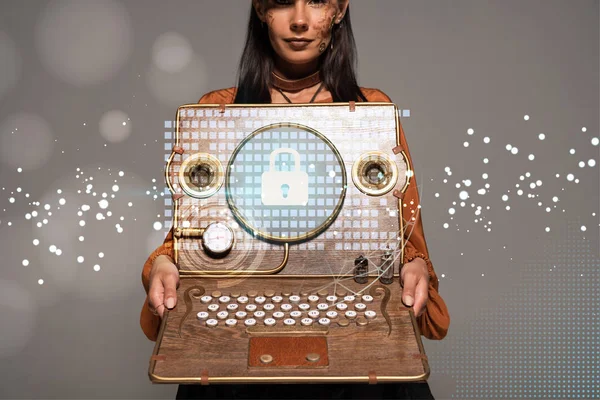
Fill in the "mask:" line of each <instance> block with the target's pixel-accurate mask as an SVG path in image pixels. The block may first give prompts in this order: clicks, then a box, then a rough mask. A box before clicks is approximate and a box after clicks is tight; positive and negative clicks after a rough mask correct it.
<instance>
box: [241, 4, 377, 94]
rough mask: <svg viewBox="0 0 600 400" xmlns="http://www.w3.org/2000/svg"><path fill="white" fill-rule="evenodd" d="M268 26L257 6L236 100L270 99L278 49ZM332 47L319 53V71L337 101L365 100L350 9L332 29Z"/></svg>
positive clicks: (242, 64)
mask: <svg viewBox="0 0 600 400" xmlns="http://www.w3.org/2000/svg"><path fill="white" fill-rule="evenodd" d="M267 29H268V27H267V26H266V25H264V26H263V24H262V23H261V20H260V18H259V17H258V14H257V13H256V10H255V9H254V7H251V8H250V20H249V22H248V32H247V34H246V43H245V45H244V51H243V53H242V58H241V60H240V64H239V69H238V85H237V94H236V96H235V100H234V103H237V104H253V103H254V104H262V103H270V102H271V94H270V91H269V90H270V87H271V72H272V71H273V65H274V57H275V51H274V50H273V47H272V46H271V42H270V41H269V34H268V31H267ZM332 35H333V38H332V39H333V44H334V46H333V50H332V49H331V48H330V47H329V46H328V47H327V49H326V50H325V52H324V53H323V54H321V56H320V67H319V68H320V70H321V76H322V78H323V83H324V85H325V88H327V90H329V92H331V95H332V97H333V101H334V102H348V101H361V100H362V101H366V98H365V96H364V95H363V93H362V92H361V90H360V88H359V86H358V83H357V81H356V42H355V41H354V34H353V33H352V24H351V23H350V9H349V8H348V9H347V10H346V14H345V15H344V18H343V19H342V21H341V23H340V24H336V25H334V28H333V33H332Z"/></svg>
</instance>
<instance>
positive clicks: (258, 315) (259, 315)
mask: <svg viewBox="0 0 600 400" xmlns="http://www.w3.org/2000/svg"><path fill="white" fill-rule="evenodd" d="M266 314H267V313H266V312H264V311H257V312H255V313H254V318H258V319H263V318H264V317H265V315H266Z"/></svg>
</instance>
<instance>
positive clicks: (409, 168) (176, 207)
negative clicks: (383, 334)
mask: <svg viewBox="0 0 600 400" xmlns="http://www.w3.org/2000/svg"><path fill="white" fill-rule="evenodd" d="M295 105H296V106H301V107H331V106H340V107H350V103H298V104H295ZM389 105H392V106H393V107H394V115H395V121H396V145H397V146H399V145H400V144H401V143H400V116H399V114H398V106H396V104H394V103H388V102H368V103H355V104H354V107H370V106H389ZM222 106H224V107H225V109H235V108H247V107H264V108H280V107H289V104H285V103H277V104H226V105H222V104H196V103H193V104H184V105H181V106H180V107H179V108H178V109H177V113H176V138H175V146H177V147H178V146H180V141H181V138H180V128H179V122H180V117H179V112H180V110H181V109H190V108H193V109H197V108H210V109H215V108H219V107H222ZM309 129H310V128H309ZM334 148H335V147H334ZM176 154H177V153H176V152H175V151H174V150H173V151H171V155H170V156H169V158H168V159H167V164H166V167H165V171H164V178H165V182H166V184H167V187H168V188H169V190H170V191H171V193H172V194H173V195H176V194H181V193H177V191H176V190H175V189H174V188H173V186H172V185H171V182H170V180H169V171H170V168H171V163H172V162H173V159H174V157H175V155H176ZM398 154H401V155H402V157H403V159H404V161H405V162H406V168H407V171H412V165H411V163H410V160H409V158H408V156H407V154H406V152H405V151H404V150H402V151H400V152H399V153H398ZM342 165H343V164H342ZM344 167H345V166H344ZM344 178H345V174H344ZM411 178H412V176H411V175H409V176H407V177H406V182H405V184H404V186H403V187H402V189H400V192H402V193H405V192H406V189H407V188H408V185H409V184H410V181H411ZM344 197H345V196H344ZM397 204H398V228H399V232H402V250H401V255H400V259H401V260H402V262H404V220H403V218H402V210H403V207H402V199H400V198H398V199H397ZM173 205H174V214H173V226H174V227H177V226H178V225H177V223H178V218H177V215H178V210H179V200H173ZM199 229H202V228H199ZM177 242H178V240H177V237H173V253H174V256H175V257H174V258H175V260H174V261H175V264H179V250H178V245H177ZM288 257H289V246H288V243H284V261H283V262H282V263H281V264H280V265H279V266H278V267H275V268H273V269H270V270H267V271H265V272H269V273H276V272H279V271H280V270H281V269H283V267H284V266H285V264H286V263H287V259H288ZM271 271H274V272H271ZM180 275H182V276H184V275H189V276H198V275H203V276H220V277H230V276H232V275H233V276H239V275H250V276H252V275H263V274H261V273H260V271H259V272H254V273H247V274H244V273H242V272H236V271H230V270H225V271H181V270H180ZM398 275H399V274H394V276H398ZM325 276H335V275H325ZM290 277H292V275H290Z"/></svg>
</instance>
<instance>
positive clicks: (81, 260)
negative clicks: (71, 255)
mask: <svg viewBox="0 0 600 400" xmlns="http://www.w3.org/2000/svg"><path fill="white" fill-rule="evenodd" d="M83 261H85V259H84V258H83V256H79V257H77V262H78V263H79V264H81V263H83Z"/></svg>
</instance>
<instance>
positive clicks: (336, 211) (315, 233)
mask: <svg viewBox="0 0 600 400" xmlns="http://www.w3.org/2000/svg"><path fill="white" fill-rule="evenodd" d="M273 128H297V129H303V130H306V131H308V132H310V133H312V134H313V135H315V136H317V137H318V138H319V139H321V140H322V141H323V142H325V143H326V144H327V145H328V146H329V147H330V148H331V150H332V151H333V153H334V154H335V156H336V158H337V159H338V163H339V164H340V166H341V168H342V172H341V173H342V193H341V194H340V197H339V200H338V202H337V204H336V206H335V208H334V209H333V212H332V213H331V215H330V216H329V217H327V218H326V219H325V221H324V222H323V223H322V224H321V225H320V226H319V227H318V228H315V229H313V230H312V231H309V232H307V233H305V234H303V235H302V236H299V237H297V238H294V239H291V238H281V237H278V236H272V235H269V234H268V233H264V232H261V231H257V230H254V229H253V228H252V227H251V226H250V224H249V223H248V221H247V220H246V218H244V216H243V215H242V214H241V213H240V212H239V210H238V207H237V206H236V205H235V204H233V200H232V198H231V194H230V193H231V191H230V190H228V189H229V184H230V171H231V161H232V160H233V159H234V158H235V157H236V156H237V154H238V153H239V152H240V149H241V148H242V147H243V145H245V144H246V143H247V142H249V141H250V140H251V139H252V138H254V137H256V136H257V135H259V134H261V133H263V132H264V131H266V130H269V129H273ZM347 190H348V178H347V176H346V166H345V165H344V159H343V158H342V155H341V154H340V152H339V151H338V149H337V148H336V147H335V145H334V144H333V143H332V142H331V140H329V139H328V138H327V137H326V136H325V135H323V134H322V133H321V132H319V131H317V130H316V129H313V128H310V127H308V126H306V125H302V124H297V123H293V122H279V123H275V124H271V125H266V126H263V127H261V128H259V129H257V130H255V131H254V132H252V133H251V134H250V135H248V136H246V137H245V138H244V139H242V141H241V142H240V143H239V144H238V145H237V147H236V148H235V149H234V150H233V152H232V153H231V158H230V160H229V162H228V163H227V173H226V174H225V196H226V197H227V204H229V207H230V209H231V213H232V214H233V216H234V217H235V218H236V219H238V220H239V221H240V222H241V223H242V224H243V225H244V226H245V227H246V229H249V230H251V231H252V232H253V233H254V235H255V236H257V237H259V238H262V239H267V240H269V241H271V242H275V243H294V244H295V243H299V242H303V241H306V240H309V239H312V238H314V237H316V236H318V235H320V234H321V233H322V232H323V231H325V230H326V229H327V228H328V227H329V225H331V224H332V223H333V221H335V219H336V218H337V216H338V214H339V213H340V210H341V209H342V206H343V205H344V200H345V199H346V192H347Z"/></svg>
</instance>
